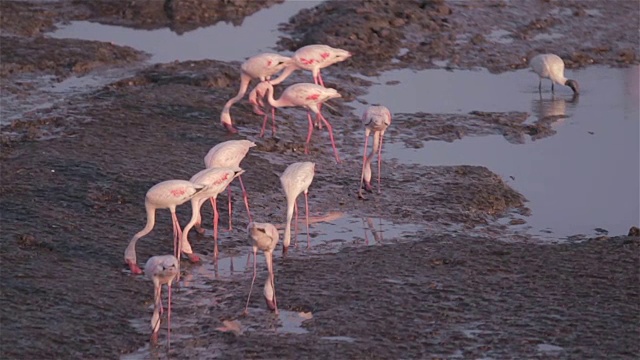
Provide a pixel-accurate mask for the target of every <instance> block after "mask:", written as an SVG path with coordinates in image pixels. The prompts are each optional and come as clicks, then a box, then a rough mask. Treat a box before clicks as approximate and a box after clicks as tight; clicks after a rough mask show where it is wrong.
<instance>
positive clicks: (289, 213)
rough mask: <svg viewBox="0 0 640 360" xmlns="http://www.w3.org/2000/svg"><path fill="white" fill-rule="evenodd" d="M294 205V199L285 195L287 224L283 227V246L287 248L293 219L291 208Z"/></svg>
mask: <svg viewBox="0 0 640 360" xmlns="http://www.w3.org/2000/svg"><path fill="white" fill-rule="evenodd" d="M295 203H296V197H295V196H290V195H289V194H287V224H286V225H285V227H284V239H283V246H284V247H285V248H288V247H289V244H290V243H291V220H292V219H293V207H294V205H295Z"/></svg>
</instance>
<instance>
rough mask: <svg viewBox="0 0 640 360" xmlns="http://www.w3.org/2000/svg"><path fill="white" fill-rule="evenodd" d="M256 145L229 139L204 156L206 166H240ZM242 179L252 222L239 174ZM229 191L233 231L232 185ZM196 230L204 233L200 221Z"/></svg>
mask: <svg viewBox="0 0 640 360" xmlns="http://www.w3.org/2000/svg"><path fill="white" fill-rule="evenodd" d="M254 146H256V144H255V143H254V142H253V141H249V140H229V141H225V142H221V143H220V144H218V145H216V146H214V147H212V148H211V150H209V152H208V153H207V155H206V156H205V157H204V166H205V167H206V168H207V169H209V168H227V167H228V168H237V167H239V166H240V162H242V160H243V159H244V158H245V156H247V153H248V152H249V149H251V148H252V147H254ZM238 180H239V181H240V187H241V188H242V196H243V198H244V205H245V206H246V208H247V214H248V216H249V222H251V212H250V211H249V198H248V196H247V190H246V189H245V187H244V184H243V183H242V177H241V176H238ZM227 190H228V192H229V231H231V186H228V187H227ZM196 230H197V231H198V232H199V233H203V232H204V230H203V229H202V228H201V227H200V223H197V224H196Z"/></svg>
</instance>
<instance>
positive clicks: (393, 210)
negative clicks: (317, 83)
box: [0, 0, 640, 359]
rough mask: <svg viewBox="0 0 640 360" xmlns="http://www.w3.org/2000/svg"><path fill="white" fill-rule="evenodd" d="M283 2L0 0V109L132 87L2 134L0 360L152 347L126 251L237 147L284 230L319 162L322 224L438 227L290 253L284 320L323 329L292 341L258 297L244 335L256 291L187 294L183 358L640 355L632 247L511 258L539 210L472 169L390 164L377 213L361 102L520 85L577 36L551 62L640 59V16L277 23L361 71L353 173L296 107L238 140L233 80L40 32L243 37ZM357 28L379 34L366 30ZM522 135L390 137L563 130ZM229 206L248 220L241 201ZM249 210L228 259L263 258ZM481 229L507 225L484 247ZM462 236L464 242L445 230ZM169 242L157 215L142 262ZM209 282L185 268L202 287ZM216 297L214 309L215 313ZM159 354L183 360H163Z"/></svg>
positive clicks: (480, 116)
mask: <svg viewBox="0 0 640 360" xmlns="http://www.w3.org/2000/svg"><path fill="white" fill-rule="evenodd" d="M272 3H274V2H271V1H264V2H256V1H243V0H238V1H226V2H224V4H225V5H224V6H223V5H221V4H222V3H219V2H215V3H214V2H207V1H186V0H185V1H178V0H174V1H165V2H159V1H135V2H131V1H94V2H85V1H51V2H48V1H2V2H0V13H1V15H0V16H1V17H2V19H1V20H2V21H1V25H0V30H1V31H2V32H1V33H0V41H1V43H2V51H1V52H0V78H1V79H2V82H1V84H0V88H1V89H2V93H3V104H2V105H3V106H5V105H7V101H8V100H7V99H9V98H11V99H13V100H12V101H14V100H15V99H16V98H17V99H21V98H23V99H25V101H28V99H30V98H32V97H33V96H34V94H35V93H36V92H37V86H36V85H34V84H36V83H37V81H40V80H34V79H41V78H42V77H43V76H46V77H47V79H48V80H47V81H51V82H56V81H61V80H63V79H65V78H67V77H69V76H82V75H83V74H87V73H90V72H92V71H94V70H100V69H105V68H107V69H120V68H126V69H128V70H127V71H129V72H132V73H133V74H132V75H129V76H127V77H126V78H123V79H120V80H118V81H116V82H113V83H111V84H109V85H107V86H105V87H103V88H102V89H100V90H99V91H96V92H93V93H91V94H89V95H83V96H80V97H73V98H69V99H66V100H65V101H64V102H63V103H58V104H56V105H55V106H53V107H51V108H47V109H43V110H37V111H32V112H28V113H25V114H24V115H23V116H21V117H19V118H17V119H15V120H14V121H13V122H12V123H11V124H9V125H7V126H4V127H3V128H2V139H1V140H2V143H1V146H2V147H1V150H2V153H1V155H0V157H1V158H2V178H1V184H0V194H1V197H0V208H1V209H2V235H1V243H2V264H3V269H4V275H5V276H3V286H2V290H1V291H2V300H1V301H2V307H1V308H2V310H1V316H2V318H1V321H2V330H1V331H2V338H3V342H2V345H1V352H2V357H3V358H15V359H27V358H43V359H44V358H116V357H118V356H119V355H121V354H126V353H131V352H133V351H135V350H136V349H138V348H140V347H142V346H144V344H145V342H146V341H147V340H148V338H147V335H146V333H145V332H144V331H146V327H143V330H142V332H140V331H138V330H137V329H136V328H135V327H133V326H132V325H131V322H130V319H141V318H144V319H146V318H147V316H148V315H149V314H148V311H147V306H148V305H149V304H150V300H151V297H150V294H151V288H150V286H151V285H150V283H149V282H148V280H146V279H144V278H141V277H138V278H136V277H132V276H130V275H129V274H128V272H127V271H126V270H125V268H124V266H123V265H122V253H123V250H124V248H125V246H126V242H127V241H128V240H129V238H130V237H131V236H132V234H134V233H135V232H137V231H138V230H139V229H140V228H141V227H142V226H143V223H144V209H143V206H142V204H143V198H144V194H145V192H146V191H147V189H148V188H149V187H150V186H152V185H153V184H155V183H157V182H160V181H162V180H166V179H172V178H181V179H183V178H189V177H190V176H191V175H192V174H194V173H195V172H197V171H199V170H200V169H201V167H202V157H203V156H204V154H206V152H207V150H208V149H209V148H210V147H211V146H213V145H215V144H217V143H218V142H221V141H225V140H229V139H241V138H247V139H250V140H252V141H255V142H256V143H257V144H258V146H257V147H256V148H254V149H252V150H251V152H250V154H249V155H248V157H247V158H246V160H245V161H244V162H243V167H244V168H246V169H247V175H246V176H245V177H244V179H245V184H246V186H247V188H248V189H249V191H250V201H251V206H252V211H253V212H254V213H255V214H258V215H257V216H259V217H261V218H262V219H264V220H268V221H271V222H274V223H282V222H284V218H283V213H284V201H283V196H282V194H281V193H280V190H279V181H278V175H279V174H280V173H281V172H282V170H283V169H284V168H285V167H286V165H287V164H289V163H291V162H293V161H306V160H308V161H314V162H316V163H317V174H316V178H315V180H314V184H313V186H312V189H311V191H310V206H311V207H312V210H311V211H312V212H313V213H314V214H323V213H328V212H332V211H341V212H346V213H349V214H352V215H354V216H381V215H383V214H384V217H385V219H386V220H389V221H393V222H394V223H398V224H423V225H428V226H429V227H430V228H431V231H426V232H423V233H416V234H415V235H414V236H412V237H411V238H409V239H407V238H404V239H401V240H402V241H399V240H400V239H386V242H387V243H385V244H382V245H380V246H370V247H354V248H348V249H344V250H342V251H340V252H338V253H334V254H325V255H322V254H316V255H313V256H311V257H309V256H305V255H304V253H302V252H298V251H293V252H292V254H291V256H290V257H289V258H286V259H282V258H280V256H279V255H278V256H277V259H276V269H277V275H276V276H277V284H278V296H279V297H278V300H279V304H281V307H282V308H283V309H285V310H290V311H295V312H311V314H312V316H313V318H312V319H310V320H307V321H305V322H304V325H303V327H304V328H305V329H306V330H308V331H309V333H307V334H303V335H286V336H284V335H283V336H279V335H278V336H274V335H273V333H272V331H271V330H269V327H270V325H269V324H268V322H269V321H275V318H271V315H268V314H266V313H265V312H261V311H260V310H259V308H264V305H263V304H262V303H261V299H259V298H260V296H259V295H255V296H254V300H253V301H252V310H253V311H252V312H251V313H250V315H249V316H248V317H241V316H240V313H241V310H242V306H243V303H244V302H243V299H244V297H245V296H246V295H247V290H248V289H247V287H248V282H247V280H248V278H247V277H242V278H239V279H235V278H234V279H230V280H226V281H219V280H215V279H214V280H206V281H204V282H205V285H206V286H205V287H204V290H203V291H201V292H197V291H194V289H193V288H190V287H189V286H184V288H183V289H181V290H180V291H178V292H177V295H176V301H175V303H176V308H175V314H176V317H177V319H178V320H177V322H176V327H175V329H174V332H175V333H176V334H177V335H176V336H177V338H176V339H178V340H176V341H174V344H173V345H172V350H171V356H173V355H174V354H175V356H179V357H181V358H194V359H195V358H209V357H210V358H214V357H221V358H286V357H317V358H327V357H332V358H354V357H355V358H390V357H399V356H400V357H404V358H456V357H457V358H478V357H493V358H576V359H586V358H599V359H601V358H629V359H630V358H634V355H637V354H638V353H639V352H640V348H639V345H638V343H637V341H636V340H637V339H638V337H639V336H640V332H639V330H638V327H637V324H638V320H640V319H639V314H640V312H639V310H640V309H639V308H638V305H637V304H638V303H640V301H638V300H639V299H638V297H639V293H640V285H639V284H638V278H639V277H638V275H639V273H638V271H639V270H638V269H640V258H639V255H638V254H639V252H638V247H639V246H640V240H639V238H638V237H637V235H636V236H635V237H612V238H607V237H602V238H598V239H592V240H589V241H586V242H584V243H580V244H564V245H553V246H542V245H536V244H533V243H530V242H526V241H523V242H517V243H510V244H505V243H502V242H499V241H497V240H499V239H501V238H502V237H503V236H504V234H505V232H506V231H507V230H508V229H507V228H508V226H506V225H500V224H498V223H497V220H499V219H504V218H507V219H508V218H509V217H510V216H511V215H512V214H525V215H526V214H527V213H528V209H527V208H526V199H525V198H524V197H523V196H522V195H521V194H519V193H517V192H516V191H514V190H513V189H511V188H510V187H509V186H508V185H506V184H505V183H504V182H503V181H502V179H501V178H500V177H499V176H497V175H495V174H493V173H492V172H491V171H489V170H488V169H486V168H484V167H477V166H456V167H453V166H451V167H446V166H430V167H426V166H416V165H414V166H407V165H402V164H397V163H394V162H388V163H385V164H384V166H385V167H386V168H387V169H390V170H392V171H389V172H387V173H385V174H384V175H383V178H382V181H383V193H382V194H380V195H378V194H370V195H368V196H367V200H366V201H360V200H358V199H357V196H356V192H357V184H358V180H359V168H360V164H359V160H358V159H359V156H360V151H361V149H360V146H361V145H360V142H361V138H360V137H361V129H360V125H359V122H358V121H357V120H356V119H357V118H358V115H357V114H352V109H353V108H352V107H351V106H350V102H351V101H353V100H354V99H355V97H356V96H358V95H361V94H362V93H363V92H364V91H366V88H367V86H369V85H370V84H369V83H367V82H366V81H364V80H361V79H358V78H356V77H354V76H353V75H352V72H353V70H356V71H359V72H361V73H363V74H372V73H376V72H379V71H383V70H386V69H390V68H400V67H402V68H404V67H415V68H425V67H433V66H439V65H437V64H436V63H435V62H438V61H439V60H441V61H446V65H444V66H447V67H452V68H469V67H477V66H483V67H487V68H489V69H490V70H491V71H495V72H499V71H507V70H510V69H514V68H520V67H523V66H525V64H526V58H527V57H528V56H529V54H530V53H532V52H534V51H539V50H541V46H542V45H541V44H542V43H543V42H542V41H541V40H539V39H538V38H536V36H538V35H540V34H556V33H558V34H562V35H563V38H562V41H558V42H557V43H555V44H556V45H554V46H555V47H551V48H548V47H547V48H545V50H546V51H549V52H557V53H558V54H559V55H561V56H563V57H564V58H565V59H567V66H569V67H579V66H586V65H590V64H604V65H611V66H624V65H627V64H637V63H638V55H639V54H638V32H637V23H638V11H637V4H634V2H631V1H629V2H624V1H616V2H600V1H533V0H532V1H528V2H524V3H522V4H519V5H518V6H515V5H514V4H511V3H510V2H505V1H486V2H473V3H465V2H452V3H449V2H443V1H402V2H400V1H399V2H389V3H388V5H384V4H383V2H379V3H378V2H376V1H374V2H367V3H364V2H355V1H353V2H351V1H350V2H340V1H329V2H325V3H323V4H321V5H320V6H319V7H317V8H316V9H314V10H311V11H302V12H301V13H300V14H298V15H297V16H296V17H294V18H293V19H292V20H291V22H290V23H288V24H283V25H282V28H283V29H284V30H285V31H286V32H287V34H288V36H289V37H287V38H283V39H282V40H281V42H280V46H281V47H282V48H283V49H295V48H297V47H299V46H301V45H305V44H310V43H317V42H322V43H327V44H329V45H334V46H339V47H343V48H347V49H349V50H351V51H354V52H357V53H358V54H366V56H355V57H354V58H352V59H351V60H349V61H348V62H345V63H343V64H339V65H338V66H335V67H331V68H328V69H327V71H326V76H325V75H324V74H325V72H323V76H324V77H325V80H326V81H327V82H328V84H327V86H329V85H330V86H332V87H336V88H337V89H338V90H339V91H340V93H341V94H343V100H344V101H342V102H338V103H334V104H333V107H334V108H335V110H332V109H326V110H324V111H326V114H327V116H329V117H330V119H331V121H336V123H339V124H342V125H341V126H336V141H337V143H338V144H339V145H338V147H339V150H340V154H341V156H342V157H343V159H344V162H343V163H342V164H340V165H336V164H335V162H334V160H333V158H332V156H331V154H330V148H329V142H328V137H327V136H326V133H325V132H316V133H315V135H314V139H313V146H312V149H311V150H312V151H311V154H310V155H304V154H303V153H302V149H303V145H304V134H305V132H306V131H305V129H302V128H300V127H298V126H294V125H295V123H296V122H297V121H299V119H300V118H301V117H304V112H303V111H301V110H299V109H288V110H283V111H279V115H278V116H279V122H278V124H279V127H278V134H277V136H276V137H274V138H271V137H268V136H267V137H265V138H264V139H262V138H258V136H257V135H258V132H259V129H258V123H259V121H260V120H261V118H260V117H259V116H256V115H254V114H252V112H251V108H250V107H249V106H248V104H246V103H245V102H241V103H238V104H237V105H236V106H234V108H233V116H234V120H235V121H236V122H237V124H238V125H239V127H240V129H241V131H240V134H239V135H234V136H229V135H227V134H226V133H224V131H223V129H222V128H221V127H220V126H219V124H218V116H219V111H220V109H221V108H222V105H223V104H224V102H225V101H226V99H228V98H229V97H231V96H233V94H234V93H235V91H236V86H237V82H238V70H237V69H238V65H239V63H237V62H234V63H226V62H219V61H215V60H207V61H195V62H181V63H172V64H158V65H152V66H147V65H145V64H144V63H143V62H142V61H143V60H144V59H146V57H147V55H146V54H143V53H141V52H139V51H136V50H135V49H131V48H127V47H120V46H116V45H112V44H109V43H101V42H95V41H81V40H68V39H51V38H47V37H44V36H43V34H44V33H45V32H46V31H50V30H51V29H53V28H54V27H55V24H57V23H58V22H63V21H70V20H78V19H82V20H91V21H99V22H103V23H108V24H117V25H123V26H130V27H135V28H141V29H152V28H158V27H169V28H171V29H172V30H173V31H176V32H181V31H190V30H192V29H195V28H197V27H200V26H208V25H211V24H213V23H215V22H217V21H220V20H225V21H235V22H241V21H242V18H243V17H244V16H246V15H249V14H251V13H253V12H255V11H258V10H259V9H260V8H262V7H264V6H268V5H270V4H272ZM385 3H387V2H385ZM160 5H162V6H160ZM634 6H635V7H634ZM354 12H355V13H357V14H359V15H360V16H358V17H354V16H353V15H349V14H353V13H354ZM345 16H350V18H349V19H351V20H353V21H346V20H345ZM142 18H144V19H145V20H144V22H140V21H138V20H137V19H142ZM319 19H323V21H319ZM603 19H609V20H608V21H603ZM494 24H500V27H499V28H500V29H503V30H506V31H508V35H503V36H502V37H503V38H502V37H501V38H500V39H497V40H500V41H497V40H496V39H494V37H493V35H491V32H492V31H493V30H496V28H495V25H494ZM587 29H589V31H587ZM501 34H503V33H501ZM543 38H544V37H543ZM543 38H542V39H543ZM536 39H538V40H536ZM402 49H407V50H402ZM498 54H499V55H500V56H498ZM239 60H240V59H239ZM434 61H435V62H434ZM132 69H133V70H132ZM137 69H140V70H137ZM306 75H308V74H296V75H295V76H292V77H291V78H290V79H288V80H287V82H295V81H297V80H300V79H302V78H305V79H306V77H305V76H306ZM525 118H526V115H525V114H522V113H478V112H476V113H471V114H466V115H459V116H456V117H453V118H452V117H450V116H445V115H439V114H399V115H398V117H397V118H396V119H397V120H398V121H403V123H404V124H405V126H404V130H405V131H406V133H404V134H407V135H403V134H400V133H398V130H397V129H394V128H391V129H390V131H389V135H390V136H396V137H397V138H398V140H399V141H404V142H405V143H406V144H408V145H410V146H411V145H414V146H420V145H419V144H417V143H416V144H413V143H412V140H411V139H412V138H413V137H415V136H419V137H421V138H424V140H444V141H451V140H452V139H456V138H461V137H464V136H482V135H487V134H502V135H503V136H505V138H506V139H507V140H509V141H511V142H514V143H518V142H521V141H522V139H524V138H526V137H535V136H552V135H553V130H552V129H551V128H550V126H549V125H548V124H547V123H546V122H545V121H543V120H541V121H539V122H538V123H533V124H529V123H526V124H525V123H524V119H525ZM421 119H422V120H424V119H428V120H429V121H428V122H425V121H421ZM251 174H259V176H255V175H254V176H251ZM389 174H394V175H393V178H391V175H389ZM234 191H235V193H236V202H237V201H238V200H239V197H238V196H237V195H238V194H239V191H238V189H237V188H235V185H234ZM224 203H225V202H224V201H220V207H221V212H222V214H223V215H222V218H221V222H222V223H225V222H226V215H224V214H225V213H226V205H225V204H224ZM240 210H242V208H239V210H237V211H235V212H234V216H237V217H236V218H235V219H237V220H234V222H235V223H236V229H235V230H233V231H232V232H230V233H226V234H224V235H223V240H222V245H221V249H222V252H223V256H224V253H225V252H234V251H235V252H240V251H246V250H247V249H246V248H247V246H246V243H247V242H246V235H245V234H244V231H242V228H243V227H244V224H246V222H247V218H246V214H245V213H244V212H243V211H240ZM206 211H209V210H206ZM189 215H190V214H189V209H186V208H184V209H183V208H180V209H179V210H178V216H179V218H180V219H181V223H185V222H186V218H187V217H188V216H189ZM206 218H207V217H206V216H205V219H206ZM630 225H633V224H630ZM636 225H637V224H636ZM478 226H482V227H484V228H486V229H489V230H488V231H486V232H485V233H484V235H483V236H473V237H472V236H469V233H470V232H471V231H473V230H474V229H477V227H478ZM452 227H456V228H457V229H458V230H457V231H453V230H451V231H445V230H443V229H451V228H452ZM168 234H170V221H169V215H168V212H167V211H160V212H159V213H158V224H157V225H156V229H155V230H154V232H153V233H152V234H151V235H149V236H148V237H146V238H144V239H143V240H141V241H140V243H139V246H138V253H139V256H138V257H139V259H146V258H148V257H149V256H151V255H155V254H161V253H170V251H171V247H170V242H169V241H168V239H165V238H166V237H167V236H168ZM192 237H193V239H192V240H193V245H194V248H195V250H196V251H197V252H199V253H201V254H203V255H205V256H208V255H209V254H210V252H211V251H212V247H213V245H212V244H211V239H210V238H205V237H201V236H197V235H195V234H194V235H192ZM161 239H162V240H161ZM243 249H244V250H243ZM310 259H311V260H312V261H309V260H310ZM198 267H199V265H193V266H187V267H186V268H185V275H186V276H188V275H189V274H190V273H191V272H194V271H195V270H196V269H198ZM258 283H260V282H258ZM203 292H204V294H203ZM259 292H260V291H258V293H259ZM254 294H255V293H254ZM209 296H210V297H211V298H213V299H214V300H215V301H212V302H198V300H197V299H202V298H203V297H204V298H206V297H209ZM180 318H182V319H183V320H182V323H180V321H181V320H179V319H180ZM265 318H266V319H271V320H269V321H267V323H265ZM222 320H237V321H239V322H240V324H242V328H243V329H244V333H243V335H240V336H236V335H233V334H232V333H223V332H220V331H217V330H216V328H217V327H219V326H220V325H221V321H222ZM145 324H146V323H145ZM145 326H146V325H145ZM180 336H182V338H180ZM327 336H345V337H349V338H351V339H353V341H352V342H349V341H338V342H336V341H334V340H326V339H323V337H327ZM551 345H553V346H555V347H558V348H554V347H553V346H551ZM156 351H159V353H158V354H156V355H157V356H160V357H164V356H165V353H164V352H163V350H162V348H161V349H156Z"/></svg>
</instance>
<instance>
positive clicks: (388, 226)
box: [292, 216, 422, 253]
mask: <svg viewBox="0 0 640 360" xmlns="http://www.w3.org/2000/svg"><path fill="white" fill-rule="evenodd" d="M420 229H422V227H420V226H418V225H399V224H394V223H392V222H390V221H387V220H383V219H382V218H375V217H365V218H359V217H352V216H344V217H341V218H338V219H334V220H332V221H331V222H330V223H327V222H325V223H318V224H313V225H311V226H310V227H309V231H310V232H311V251H312V252H323V253H325V252H335V251H339V250H340V248H341V247H342V246H349V245H358V246H359V245H365V246H371V245H380V244H384V243H389V242H390V241H391V240H393V241H394V242H397V241H398V238H402V237H404V236H406V237H410V236H412V235H414V234H415V233H416V232H418V231H420ZM292 241H293V239H292ZM306 241H307V236H306V229H305V225H304V223H302V224H301V226H298V247H299V249H301V250H304V249H306Z"/></svg>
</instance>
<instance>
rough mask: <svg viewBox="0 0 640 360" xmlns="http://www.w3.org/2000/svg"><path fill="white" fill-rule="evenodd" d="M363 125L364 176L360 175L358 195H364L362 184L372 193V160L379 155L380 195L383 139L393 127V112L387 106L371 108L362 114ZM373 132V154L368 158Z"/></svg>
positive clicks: (361, 196)
mask: <svg viewBox="0 0 640 360" xmlns="http://www.w3.org/2000/svg"><path fill="white" fill-rule="evenodd" d="M362 125H364V152H363V154H362V174H361V175H360V187H359V189H358V195H359V197H360V198H364V196H363V195H362V184H363V182H364V188H365V189H366V190H367V191H372V190H373V188H372V187H371V160H372V159H373V155H375V154H376V153H377V154H378V193H380V169H381V167H382V138H383V136H384V132H385V131H386V130H387V128H388V127H389V125H391V112H390V111H389V109H387V108H386V107H385V106H369V107H368V108H367V110H365V111H364V113H363V114H362ZM371 132H373V145H372V147H371V153H370V154H369V155H368V156H367V143H368V140H369V135H370V134H371Z"/></svg>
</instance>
